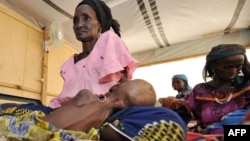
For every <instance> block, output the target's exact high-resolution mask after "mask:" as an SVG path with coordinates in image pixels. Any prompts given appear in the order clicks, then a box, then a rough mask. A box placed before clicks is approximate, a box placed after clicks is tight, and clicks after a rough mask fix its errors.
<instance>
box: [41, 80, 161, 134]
mask: <svg viewBox="0 0 250 141" xmlns="http://www.w3.org/2000/svg"><path fill="white" fill-rule="evenodd" d="M155 103H156V93H155V90H154V88H153V86H152V85H151V84H150V83H148V82H147V81H145V80H142V79H135V80H129V81H125V82H122V83H120V84H117V85H115V86H113V87H112V88H111V89H110V90H109V92H107V93H106V94H104V95H99V96H97V95H94V94H92V92H91V91H89V90H86V89H83V90H81V91H80V92H79V93H78V94H77V95H76V96H75V97H74V98H72V99H71V100H70V101H68V102H66V103H65V104H64V105H62V106H61V107H60V108H58V109H56V110H55V111H53V112H52V113H51V114H49V115H47V116H45V117H42V119H43V120H45V121H47V122H49V123H51V124H53V125H54V126H55V127H56V128H60V129H67V130H75V131H85V132H88V131H89V129H91V128H93V127H94V128H99V127H100V126H101V125H102V124H103V123H104V122H105V121H106V120H107V119H108V118H109V117H110V116H111V115H112V114H113V113H114V112H115V111H116V110H119V109H123V108H127V107H130V106H154V105H155Z"/></svg>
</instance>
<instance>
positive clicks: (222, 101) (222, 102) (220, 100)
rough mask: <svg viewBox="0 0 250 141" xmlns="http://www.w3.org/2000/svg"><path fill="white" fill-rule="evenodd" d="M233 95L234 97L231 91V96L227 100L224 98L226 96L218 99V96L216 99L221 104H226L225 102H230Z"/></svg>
mask: <svg viewBox="0 0 250 141" xmlns="http://www.w3.org/2000/svg"><path fill="white" fill-rule="evenodd" d="M232 97H233V96H232V93H230V95H229V97H228V98H227V99H226V100H224V98H223V99H218V98H217V97H214V100H215V101H216V102H217V103H219V104H225V103H227V102H229V101H230V100H231V99H232Z"/></svg>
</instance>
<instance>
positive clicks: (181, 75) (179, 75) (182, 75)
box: [172, 74, 192, 90]
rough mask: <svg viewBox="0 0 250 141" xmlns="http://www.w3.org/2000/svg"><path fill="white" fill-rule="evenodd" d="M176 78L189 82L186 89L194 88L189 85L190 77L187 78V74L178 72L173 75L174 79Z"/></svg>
mask: <svg viewBox="0 0 250 141" xmlns="http://www.w3.org/2000/svg"><path fill="white" fill-rule="evenodd" d="M174 78H177V79H181V80H184V81H186V82H187V85H186V89H187V90H191V89H192V88H191V87H190V86H189V84H188V78H187V76H186V75H185V74H176V75H174V76H173V77H172V79H174Z"/></svg>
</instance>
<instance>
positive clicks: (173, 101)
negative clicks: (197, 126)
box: [158, 74, 192, 124]
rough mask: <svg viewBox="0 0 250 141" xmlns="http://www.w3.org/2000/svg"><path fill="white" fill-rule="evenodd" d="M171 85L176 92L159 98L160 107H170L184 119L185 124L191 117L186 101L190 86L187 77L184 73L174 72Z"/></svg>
mask: <svg viewBox="0 0 250 141" xmlns="http://www.w3.org/2000/svg"><path fill="white" fill-rule="evenodd" d="M172 87H173V89H174V90H176V91H177V92H178V94H177V95H176V96H175V97H173V96H168V97H166V98H159V100H158V101H159V102H160V103H161V106H162V107H165V108H169V109H172V110H173V111H175V112H176V113H178V115H179V116H180V117H181V118H182V119H183V120H184V121H185V123H186V124H188V123H189V121H190V120H191V118H192V115H191V109H190V106H189V104H188V102H187V100H188V96H189V93H190V92H191V90H192V88H191V87H190V86H189V84H188V78H187V76H186V75H185V74H176V75H174V76H173V77H172Z"/></svg>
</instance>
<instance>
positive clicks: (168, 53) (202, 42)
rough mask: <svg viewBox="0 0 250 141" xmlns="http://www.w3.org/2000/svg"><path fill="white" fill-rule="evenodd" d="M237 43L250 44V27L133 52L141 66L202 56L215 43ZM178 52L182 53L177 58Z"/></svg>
mask: <svg viewBox="0 0 250 141" xmlns="http://www.w3.org/2000/svg"><path fill="white" fill-rule="evenodd" d="M231 43H235V44H236V43H237V44H241V45H243V46H245V47H247V46H249V45H250V29H246V30H242V31H236V32H233V33H231V34H223V35H217V36H213V37H207V38H201V39H196V40H192V41H188V42H183V43H178V44H175V45H172V46H171V47H165V48H159V49H154V50H149V51H144V52H142V53H137V54H133V56H134V57H135V58H136V59H137V60H139V61H140V65H141V66H148V65H153V64H160V63H166V62H169V61H178V60H180V59H184V58H193V57H196V56H202V55H205V54H207V52H208V51H209V50H210V49H211V48H212V47H213V46H215V45H218V44H231ZM187 48H188V50H186V49H187ZM176 54H182V55H181V56H179V58H176Z"/></svg>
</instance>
